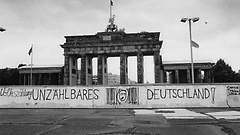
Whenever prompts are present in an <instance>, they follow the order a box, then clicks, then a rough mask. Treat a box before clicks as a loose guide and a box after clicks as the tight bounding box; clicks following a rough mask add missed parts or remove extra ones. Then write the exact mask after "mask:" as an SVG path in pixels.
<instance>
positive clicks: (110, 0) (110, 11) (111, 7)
mask: <svg viewBox="0 0 240 135" xmlns="http://www.w3.org/2000/svg"><path fill="white" fill-rule="evenodd" d="M111 18H112V0H110V19H111Z"/></svg>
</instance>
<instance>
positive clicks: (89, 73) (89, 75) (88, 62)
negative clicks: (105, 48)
mask: <svg viewBox="0 0 240 135" xmlns="http://www.w3.org/2000/svg"><path fill="white" fill-rule="evenodd" d="M85 65H86V85H92V56H89V55H87V56H86V64H85Z"/></svg>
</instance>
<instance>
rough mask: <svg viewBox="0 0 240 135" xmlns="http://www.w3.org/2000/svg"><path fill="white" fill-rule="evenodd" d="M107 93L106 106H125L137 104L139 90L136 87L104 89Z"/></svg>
mask: <svg viewBox="0 0 240 135" xmlns="http://www.w3.org/2000/svg"><path fill="white" fill-rule="evenodd" d="M106 92H107V104H110V105H120V104H122V103H127V104H137V105H138V104H139V88H138V87H127V88H122V87H119V88H118V87H114V88H106Z"/></svg>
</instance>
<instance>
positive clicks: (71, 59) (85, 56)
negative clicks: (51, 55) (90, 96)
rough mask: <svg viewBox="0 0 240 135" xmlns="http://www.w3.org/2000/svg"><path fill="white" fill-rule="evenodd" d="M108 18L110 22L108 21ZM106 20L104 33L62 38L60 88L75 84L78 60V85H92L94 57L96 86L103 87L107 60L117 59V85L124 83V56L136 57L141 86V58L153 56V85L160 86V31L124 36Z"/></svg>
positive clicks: (106, 74) (105, 79)
mask: <svg viewBox="0 0 240 135" xmlns="http://www.w3.org/2000/svg"><path fill="white" fill-rule="evenodd" d="M111 19H112V20H111ZM113 19H114V18H110V21H109V25H108V26H107V29H106V30H105V31H104V32H98V33H97V34H95V35H80V36H65V38H66V42H65V43H64V44H63V45H61V47H62V48H63V49H64V57H65V60H64V85H77V69H78V68H77V65H78V64H77V62H78V61H77V59H78V58H81V77H80V80H81V85H92V76H93V67H92V59H93V58H96V57H97V77H98V81H97V82H98V85H107V82H108V78H107V77H108V69H107V64H108V63H107V59H108V58H109V57H120V84H127V83H128V56H137V65H136V66H137V83H144V64H143V63H144V56H153V59H154V67H152V68H153V70H154V76H155V83H163V81H164V79H163V78H164V77H163V74H164V73H163V68H162V67H163V66H162V57H161V55H160V49H161V47H162V43H163V41H159V36H160V32H140V33H125V32H124V30H121V29H120V30H118V29H117V26H116V25H115V24H114V20H113Z"/></svg>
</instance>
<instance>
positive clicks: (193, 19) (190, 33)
mask: <svg viewBox="0 0 240 135" xmlns="http://www.w3.org/2000/svg"><path fill="white" fill-rule="evenodd" d="M198 20H199V17H194V18H182V19H181V22H183V23H186V22H187V21H188V22H189V35H190V36H189V37H190V51H191V70H192V83H193V84H194V68H193V50H192V28H191V22H193V23H194V22H197V21H198Z"/></svg>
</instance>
